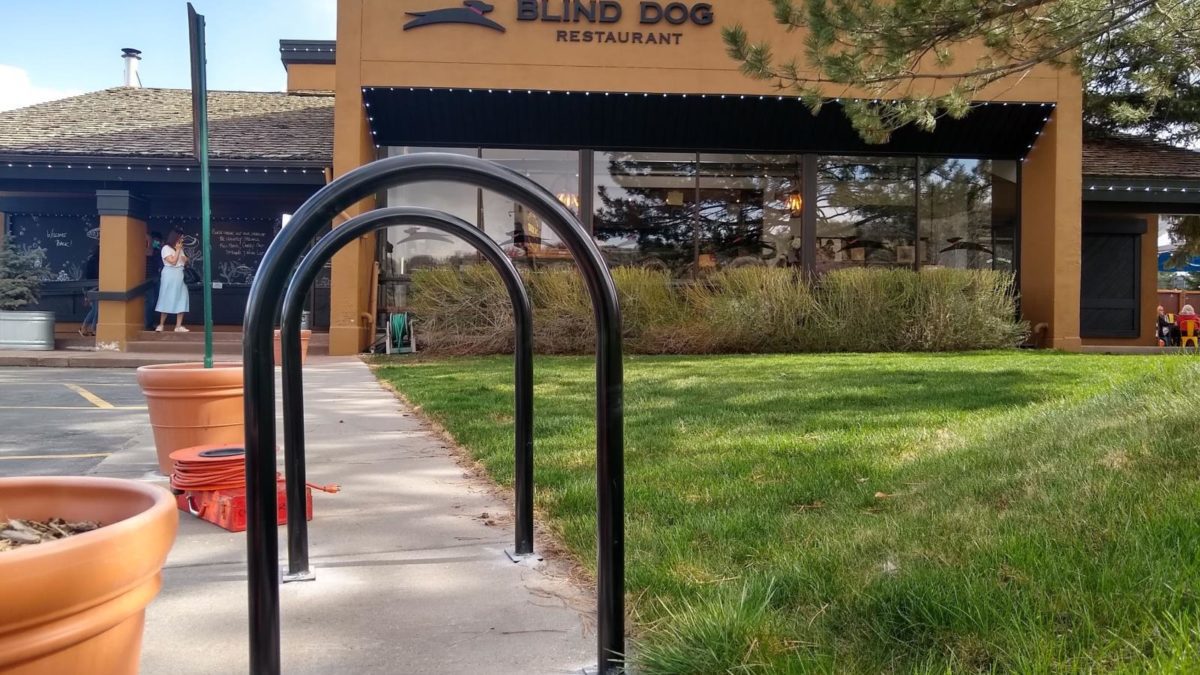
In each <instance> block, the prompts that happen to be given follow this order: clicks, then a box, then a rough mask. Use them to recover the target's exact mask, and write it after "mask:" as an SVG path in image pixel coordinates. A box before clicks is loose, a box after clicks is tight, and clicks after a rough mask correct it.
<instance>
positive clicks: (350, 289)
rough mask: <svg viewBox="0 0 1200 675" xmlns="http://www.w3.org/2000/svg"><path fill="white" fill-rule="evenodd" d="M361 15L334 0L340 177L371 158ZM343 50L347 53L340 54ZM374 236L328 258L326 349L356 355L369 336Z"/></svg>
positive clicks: (336, 165)
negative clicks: (365, 111) (365, 110)
mask: <svg viewBox="0 0 1200 675" xmlns="http://www.w3.org/2000/svg"><path fill="white" fill-rule="evenodd" d="M362 21H363V18H362V13H361V6H360V0H349V1H347V0H340V1H339V3H338V47H337V48H338V59H337V65H336V71H337V89H336V92H337V93H336V95H335V100H334V111H333V120H334V134H333V173H334V176H335V177H336V176H340V175H342V174H344V173H346V172H348V171H351V170H353V169H355V168H357V167H359V166H362V165H363V164H366V163H368V162H370V161H372V160H373V159H375V146H374V144H372V143H371V134H370V130H369V128H368V127H367V119H366V116H365V115H363V100H362V89H361V86H360V84H359V83H360V82H361V80H362V73H361V61H360V60H359V58H358V54H359V53H360V51H361V40H360V36H361V34H362V32H361V27H362ZM343 54H345V55H346V56H343ZM374 206H375V203H374V200H373V199H371V200H364V201H362V202H359V203H358V204H356V205H354V206H352V207H350V208H349V209H346V211H344V212H343V214H342V217H340V218H339V219H338V220H337V221H336V222H335V225H337V224H340V223H341V222H344V221H345V219H346V218H349V217H352V216H355V215H358V214H359V213H362V212H364V211H368V210H370V209H372V208H374ZM374 260H375V237H374V236H369V237H362V238H359V239H358V240H356V241H355V242H353V243H351V244H350V245H348V246H346V247H345V248H343V249H342V250H340V251H338V253H337V254H336V255H334V257H333V269H332V273H331V276H330V291H329V353H330V354H342V355H345V354H356V353H358V352H360V351H362V350H363V349H364V348H365V347H366V346H367V343H368V341H369V340H370V339H371V335H370V334H369V332H368V331H369V328H370V321H369V318H368V317H367V316H365V315H366V314H367V309H368V307H369V306H370V294H371V293H373V292H375V289H373V288H371V287H370V286H371V270H372V264H373V263H374Z"/></svg>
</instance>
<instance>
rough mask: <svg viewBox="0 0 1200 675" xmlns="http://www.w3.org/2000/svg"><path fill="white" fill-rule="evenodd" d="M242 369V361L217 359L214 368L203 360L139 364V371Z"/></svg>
mask: <svg viewBox="0 0 1200 675" xmlns="http://www.w3.org/2000/svg"><path fill="white" fill-rule="evenodd" d="M234 368H236V369H238V370H241V369H242V362H241V361H216V362H214V363H213V365H212V368H205V367H204V363H203V362H202V361H185V362H182V363H155V364H152V365H148V366H138V372H143V371H144V372H164V371H179V370H186V371H192V370H222V371H224V370H230V369H234Z"/></svg>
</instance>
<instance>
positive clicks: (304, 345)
mask: <svg viewBox="0 0 1200 675" xmlns="http://www.w3.org/2000/svg"><path fill="white" fill-rule="evenodd" d="M311 338H312V331H311V330H302V331H300V365H304V362H305V361H307V360H308V341H309V340H310V339H311ZM282 351H283V344H282V341H281V340H280V338H279V331H275V365H277V366H278V365H280V364H281V363H283V358H282V357H281V356H280V352H282Z"/></svg>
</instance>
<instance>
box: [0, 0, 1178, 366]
mask: <svg viewBox="0 0 1200 675" xmlns="http://www.w3.org/2000/svg"><path fill="white" fill-rule="evenodd" d="M734 23H740V24H742V25H743V26H744V27H745V28H746V29H747V30H748V32H749V34H750V35H751V36H752V37H753V38H754V39H756V40H757V39H767V40H769V41H770V42H771V43H772V44H773V45H774V46H775V48H776V51H777V52H779V53H781V54H786V53H787V51H788V50H790V49H799V48H800V47H801V45H802V43H803V36H802V35H800V34H798V33H788V32H786V31H785V30H784V29H783V28H782V27H781V26H779V25H778V24H777V23H776V22H775V21H774V18H773V13H772V7H771V4H770V3H769V2H766V1H765V0H764V1H761V2H759V1H747V2H733V1H725V2H722V1H721V0H715V1H712V2H635V1H630V0H623V1H622V0H603V1H600V0H584V1H579V2H574V1H569V2H563V1H562V0H554V1H547V0H542V1H538V0H506V1H503V2H493V3H491V4H489V3H486V2H480V1H478V0H468V1H467V2H457V1H456V0H340V1H339V3H338V25H337V40H336V42H334V41H284V42H282V43H281V54H282V59H283V63H284V66H285V67H286V68H287V72H288V90H289V93H287V94H278V95H275V96H280V97H284V98H288V99H293V98H299V99H304V98H306V97H314V96H316V95H314V94H313V92H326V93H329V92H332V97H331V98H329V97H328V96H327V95H326V98H325V99H324V100H326V101H327V102H328V103H330V104H331V105H330V107H329V108H328V110H331V111H332V115H333V120H332V144H331V146H332V147H331V154H330V156H329V158H328V161H327V166H328V167H329V169H330V174H331V175H332V176H337V175H341V174H344V173H346V172H348V171H350V170H352V169H354V168H355V167H358V166H361V165H363V164H366V163H368V162H370V161H372V160H374V159H376V158H379V157H382V156H394V155H402V154H408V153H418V152H427V151H443V152H454V153H462V154H467V155H472V156H478V157H483V158H486V159H491V160H495V161H497V162H500V163H503V164H505V165H508V166H511V167H512V168H514V169H516V170H518V171H520V172H522V173H525V174H526V175H528V176H530V177H531V178H533V179H534V180H536V181H537V182H538V183H540V184H541V185H543V186H544V187H546V188H547V189H548V190H549V191H551V192H552V193H554V194H555V195H557V196H558V197H559V199H560V200H561V201H562V202H563V203H564V204H566V205H567V206H568V207H569V208H571V209H572V210H573V211H575V213H576V214H577V215H578V216H579V218H580V220H581V222H582V223H583V225H584V226H585V227H586V228H588V230H589V231H590V232H591V233H592V234H593V236H594V237H595V239H596V241H597V243H598V244H599V245H600V247H601V248H602V250H603V251H604V252H605V254H606V255H607V256H608V258H609V260H610V262H611V263H612V264H614V265H616V264H624V265H650V266H655V267H658V268H661V269H666V270H670V271H671V272H672V273H673V274H676V275H677V276H679V277H680V278H687V277H689V276H693V275H696V274H699V273H702V272H703V271H705V270H710V269H720V268H723V267H729V266H742V265H788V266H793V267H796V268H799V269H803V270H806V271H809V272H813V273H816V274H820V273H822V272H824V271H828V270H831V269H836V268H839V267H847V266H867V267H908V268H912V269H918V270H919V269H922V268H929V267H962V268H987V269H1001V270H1009V271H1011V272H1013V273H1014V275H1015V276H1016V279H1017V282H1018V285H1019V289H1020V299H1021V300H1020V302H1021V312H1022V314H1023V316H1024V318H1026V319H1027V320H1029V321H1030V323H1031V324H1032V325H1034V326H1036V327H1038V329H1039V330H1038V336H1039V339H1040V341H1041V344H1042V346H1046V347H1054V348H1061V349H1069V350H1078V349H1080V348H1082V347H1083V346H1084V345H1087V344H1095V345H1100V344H1103V345H1120V344H1125V345H1137V344H1145V345H1148V344H1153V318H1154V310H1153V307H1154V303H1155V291H1156V277H1155V271H1156V269H1157V266H1156V262H1155V261H1156V253H1157V245H1156V241H1157V238H1158V221H1159V215H1160V214H1187V213H1196V212H1197V211H1200V161H1198V160H1197V157H1200V155H1198V154H1197V153H1193V152H1190V151H1187V150H1180V149H1175V148H1169V147H1167V146H1163V145H1161V144H1158V143H1154V142H1152V141H1144V140H1138V139H1127V138H1115V139H1100V140H1089V141H1087V142H1086V143H1085V139H1084V130H1083V122H1082V102H1083V89H1082V85H1081V82H1080V80H1079V78H1078V76H1077V75H1076V74H1075V73H1073V72H1072V71H1071V70H1070V69H1054V68H1048V67H1047V68H1036V69H1034V70H1032V71H1031V72H1029V73H1026V74H1024V75H1022V76H1020V77H1016V78H1013V79H1012V80H1011V81H1004V82H1000V83H997V84H995V85H994V86H992V87H990V88H989V89H987V90H985V91H984V92H982V93H981V94H980V96H979V98H978V100H977V101H976V102H975V104H974V105H973V106H972V109H971V112H970V113H969V114H968V115H967V116H966V117H965V118H963V119H961V120H953V119H943V120H941V121H939V123H938V125H937V129H936V130H935V131H933V132H929V133H927V132H922V131H918V130H915V129H901V130H899V131H898V132H896V133H895V134H893V135H892V138H891V140H890V141H889V142H888V143H886V144H883V145H870V144H866V143H864V142H863V141H862V140H861V139H860V138H859V137H858V135H857V133H856V132H855V131H854V130H853V129H852V128H851V126H850V124H849V122H848V121H847V119H846V118H845V117H844V115H843V114H842V111H841V104H842V102H843V101H845V100H847V99H850V98H853V97H854V96H855V95H856V93H855V92H854V91H850V90H843V89H836V90H835V89H830V90H829V91H828V92H827V94H828V100H827V103H826V105H824V107H823V108H822V109H821V112H820V114H818V115H813V114H812V113H811V112H810V111H809V109H808V108H807V107H806V106H805V105H804V104H803V103H801V102H800V101H799V100H798V99H797V98H795V97H794V96H789V95H788V92H786V91H781V90H778V89H777V88H776V87H775V86H773V83H771V82H761V81H756V80H752V79H749V78H747V77H745V76H744V75H742V74H741V73H740V71H739V69H738V66H737V64H736V63H735V62H734V61H732V60H731V59H730V58H729V57H728V56H727V55H726V53H725V48H724V45H723V43H722V39H721V34H720V28H721V26H724V25H732V24H734ZM214 29H215V28H214ZM968 56H969V55H965V54H960V57H963V58H965V57H968ZM928 82H936V81H935V80H928ZM930 86H938V85H936V84H934V85H930ZM214 95H219V94H214ZM324 110H326V109H325V108H322V111H324ZM302 114H313V115H315V114H317V113H315V112H312V111H309V113H302ZM320 114H325V113H324V112H321V113H320ZM6 115H8V113H0V161H2V160H3V158H4V157H5V156H6V153H7V150H6V149H5V141H4V136H3V131H2V130H3V129H4V125H5V116H6ZM309 131H310V132H311V133H314V134H315V133H316V132H317V128H316V127H313V128H311V129H309ZM310 140H311V139H310ZM272 142H277V143H281V144H283V145H282V146H281V147H278V148H274V149H272V148H264V147H262V146H261V145H256V148H258V154H259V155H262V157H263V160H262V161H260V162H259V164H262V165H263V166H264V167H266V168H268V173H267V175H268V176H270V175H272V173H271V171H270V169H272V168H274V167H276V166H278V167H279V168H282V164H281V163H282V162H285V161H298V158H292V159H288V160H284V159H270V157H271V155H272V151H274V152H277V153H282V155H288V153H289V152H290V146H294V145H299V144H300V143H301V142H300V141H299V140H298V139H297V138H295V137H282V138H276V139H275V140H274V141H272ZM1085 146H1086V148H1087V151H1086V152H1085ZM230 161H233V159H232V158H231V159H230ZM237 161H245V162H250V161H252V160H248V159H239V160H237ZM305 161H306V162H310V161H315V162H320V161H321V160H320V158H318V157H315V156H314V157H306V158H305ZM263 162H265V164H264V163H263ZM259 164H254V166H255V167H258V166H259ZM296 166H300V165H299V164H297V165H296ZM306 167H307V168H311V164H308V165H306ZM217 171H218V173H217V174H216V175H217V176H219V175H220V169H218V170H217ZM3 172H4V168H3V164H0V190H5V189H8V188H7V187H6V185H7V184H6V183H5V182H3V181H4V180H6V179H10V178H12V177H13V176H14V175H26V172H22V171H16V172H15V174H4V173H3ZM250 173H254V171H253V170H252V171H251V172H250ZM278 175H280V176H282V175H283V174H282V173H280V174H278ZM302 175H304V174H302ZM305 185H306V186H307V189H308V190H309V191H310V192H311V190H312V189H315V186H314V185H313V184H312V183H311V182H310V183H305ZM26 187H27V188H28V187H29V186H26ZM250 191H251V192H253V189H251V190H250ZM5 194H8V193H3V192H0V197H3V195H5ZM152 201H153V200H152ZM284 202H286V200H282V201H278V202H276V203H274V204H271V205H270V206H269V208H270V209H271V210H273V211H275V212H278V213H287V212H289V211H287V210H286V209H288V208H291V206H290V205H289V204H286V203H284ZM385 204H416V205H424V206H431V207H434V208H439V209H442V210H445V211H448V212H450V213H453V214H455V215H457V216H460V217H462V218H464V219H466V220H468V221H470V222H473V223H475V224H476V225H477V226H479V227H480V228H483V229H484V230H486V231H487V232H489V233H490V234H491V235H492V236H493V237H494V238H496V239H497V240H498V241H499V242H501V244H502V245H503V246H505V247H506V248H509V249H510V250H512V251H513V254H514V256H516V257H518V258H519V259H520V260H521V261H522V262H523V263H525V264H529V265H534V266H536V265H548V264H565V261H566V260H567V259H568V256H567V254H566V252H565V250H564V249H563V248H562V247H561V246H560V245H559V243H558V240H557V238H556V237H555V236H554V235H553V233H552V232H550V231H549V230H548V229H547V228H545V227H543V225H542V224H541V223H540V222H539V221H538V219H537V217H536V216H534V215H533V214H531V213H529V212H527V211H526V209H524V207H522V206H521V205H520V204H514V203H512V202H511V201H507V200H505V199H502V198H501V197H499V196H497V195H495V194H492V193H489V192H486V191H480V190H476V189H474V188H470V187H465V186H452V185H443V184H436V183H431V184H419V185H413V186H406V187H404V188H401V189H394V190H390V191H388V192H387V193H386V194H381V195H378V196H377V198H376V199H374V200H370V201H369V202H364V203H361V204H359V205H356V206H355V207H353V208H351V209H349V210H347V211H346V212H345V213H344V214H342V217H341V219H340V220H344V219H345V218H346V217H349V216H352V215H354V214H356V213H359V212H362V211H365V210H368V209H370V208H374V207H375V206H380V205H385ZM4 208H5V207H4V202H3V201H0V211H3V210H4ZM11 224H12V223H11V219H10V228H11ZM100 229H101V231H103V229H104V225H103V224H101V225H100ZM105 241H106V242H107V240H105ZM470 256H471V253H470V251H469V250H468V249H466V247H465V246H462V245H459V244H457V243H455V242H452V241H449V240H448V239H447V238H444V237H440V236H437V235H433V234H430V233H425V232H420V231H416V230H411V229H406V228H396V229H393V230H392V231H389V232H387V233H384V234H381V235H380V236H379V237H364V238H362V239H360V240H358V241H357V242H355V243H354V244H352V245H351V246H349V247H347V248H346V249H344V250H343V251H342V252H340V253H339V254H338V255H337V256H336V257H335V259H334V261H333V263H332V267H331V272H330V277H329V283H328V286H329V291H328V292H329V299H328V303H327V306H328V310H327V312H328V313H327V325H328V329H329V342H330V351H331V353H335V354H337V353H342V354H346V353H354V352H358V351H360V350H362V349H363V348H365V347H366V346H367V345H368V344H369V343H370V341H371V339H372V338H373V335H372V334H371V333H372V328H373V326H374V325H375V317H372V316H371V313H370V310H371V308H372V307H375V306H376V300H377V299H378V296H377V295H376V294H377V293H379V286H378V285H377V283H376V282H377V279H378V278H383V279H385V280H388V279H403V278H405V276H406V275H407V273H408V272H409V271H411V270H412V269H414V268H416V267H420V266H422V265H429V264H441V263H444V262H446V261H453V260H455V259H464V258H469V257H470ZM377 265H378V267H376V266H377ZM392 300H393V299H392V298H384V299H383V300H382V301H381V303H380V304H381V306H386V305H389V304H393V302H392ZM114 302H115V301H114ZM129 302H130V303H134V302H136V301H135V300H132V299H131V300H130V301H129ZM129 311H133V310H132V309H131V310H129ZM102 321H103V319H102ZM318 325H320V324H318Z"/></svg>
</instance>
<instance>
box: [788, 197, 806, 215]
mask: <svg viewBox="0 0 1200 675" xmlns="http://www.w3.org/2000/svg"><path fill="white" fill-rule="evenodd" d="M784 203H785V204H786V205H787V210H788V211H791V212H792V217H793V218H799V217H800V214H801V213H803V212H804V197H802V196H801V195H800V193H799V192H798V191H797V192H792V193H791V194H789V195H788V196H787V200H786V201H785V202H784Z"/></svg>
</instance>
